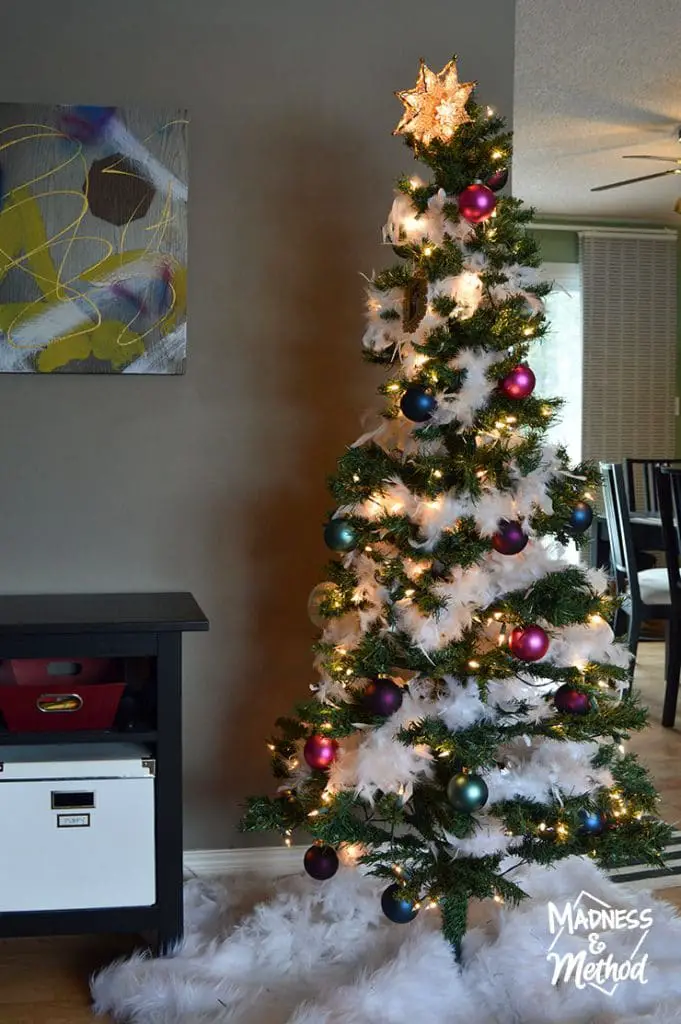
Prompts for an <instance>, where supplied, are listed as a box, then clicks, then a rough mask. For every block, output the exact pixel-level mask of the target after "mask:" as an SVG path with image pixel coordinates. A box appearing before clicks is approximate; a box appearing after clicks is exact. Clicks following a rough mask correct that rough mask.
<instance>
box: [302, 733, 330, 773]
mask: <svg viewBox="0 0 681 1024" xmlns="http://www.w3.org/2000/svg"><path fill="white" fill-rule="evenodd" d="M337 751H338V742H337V740H334V739H332V737H331V736H320V735H319V734H315V735H313V736H310V737H309V739H308V740H307V742H306V743H305V746H304V747H303V757H304V758H305V760H306V761H307V763H308V764H309V766H310V768H328V767H329V765H330V764H331V762H332V761H333V760H335V757H336V753H337Z"/></svg>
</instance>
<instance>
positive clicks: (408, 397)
mask: <svg viewBox="0 0 681 1024" xmlns="http://www.w3.org/2000/svg"><path fill="white" fill-rule="evenodd" d="M400 409H401V410H402V412H403V413H404V415H405V416H406V417H407V419H408V420H413V422H414V423H425V422H426V420H429V419H430V417H431V416H432V415H433V413H434V412H435V410H436V409H437V401H436V400H435V399H434V398H433V396H432V395H431V394H430V393H429V392H428V391H426V390H424V388H419V387H416V385H413V386H412V387H410V388H407V390H406V391H405V392H404V394H403V395H402V398H401V399H400Z"/></svg>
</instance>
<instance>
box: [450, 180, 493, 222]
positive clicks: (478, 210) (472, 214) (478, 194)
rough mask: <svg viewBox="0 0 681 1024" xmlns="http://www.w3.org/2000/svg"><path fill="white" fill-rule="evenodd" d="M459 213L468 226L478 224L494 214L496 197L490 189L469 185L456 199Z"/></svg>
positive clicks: (479, 185)
mask: <svg viewBox="0 0 681 1024" xmlns="http://www.w3.org/2000/svg"><path fill="white" fill-rule="evenodd" d="M457 202H458V204H459V213H460V214H461V216H462V217H463V218H464V220H467V221H468V223H469V224H480V222H481V221H483V220H487V218H488V217H491V216H492V214H493V213H494V209H495V207H496V205H497V197H496V196H495V195H494V192H493V191H492V189H491V188H487V185H483V184H482V183H476V184H475V185H469V186H468V188H465V189H464V190H463V192H461V193H460V194H459V197H458V199H457Z"/></svg>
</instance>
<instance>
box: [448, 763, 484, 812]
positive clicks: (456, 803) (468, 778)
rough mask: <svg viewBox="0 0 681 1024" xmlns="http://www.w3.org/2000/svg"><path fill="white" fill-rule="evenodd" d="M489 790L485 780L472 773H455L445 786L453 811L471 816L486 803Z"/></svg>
mask: <svg viewBox="0 0 681 1024" xmlns="http://www.w3.org/2000/svg"><path fill="white" fill-rule="evenodd" d="M488 796H489V790H488V789H487V784H486V783H485V780H484V779H482V778H481V777H480V776H479V775H475V774H473V773H472V772H457V774H456V775H453V776H452V777H451V779H450V780H449V783H448V785H447V799H448V800H449V802H450V804H451V805H452V807H453V808H454V810H455V811H461V812H462V813H464V814H473V812H474V811H479V810H480V808H481V807H484V806H485V804H486V803H487V798H488Z"/></svg>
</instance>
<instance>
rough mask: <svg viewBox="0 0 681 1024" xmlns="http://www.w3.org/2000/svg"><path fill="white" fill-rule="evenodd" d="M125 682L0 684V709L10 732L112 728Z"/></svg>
mask: <svg viewBox="0 0 681 1024" xmlns="http://www.w3.org/2000/svg"><path fill="white" fill-rule="evenodd" d="M124 690H125V683H120V682H119V683H88V684H86V685H84V686H83V685H79V684H75V683H74V681H73V679H72V680H71V681H70V682H54V681H52V680H51V681H50V682H48V683H47V685H45V684H41V685H38V686H35V685H32V686H0V712H2V715H3V718H4V719H5V724H6V726H7V728H8V730H9V731H10V732H71V731H75V730H80V729H110V728H111V726H112V725H113V722H114V718H115V717H116V711H117V710H118V704H119V702H120V699H121V697H122V696H123V691H124Z"/></svg>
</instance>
